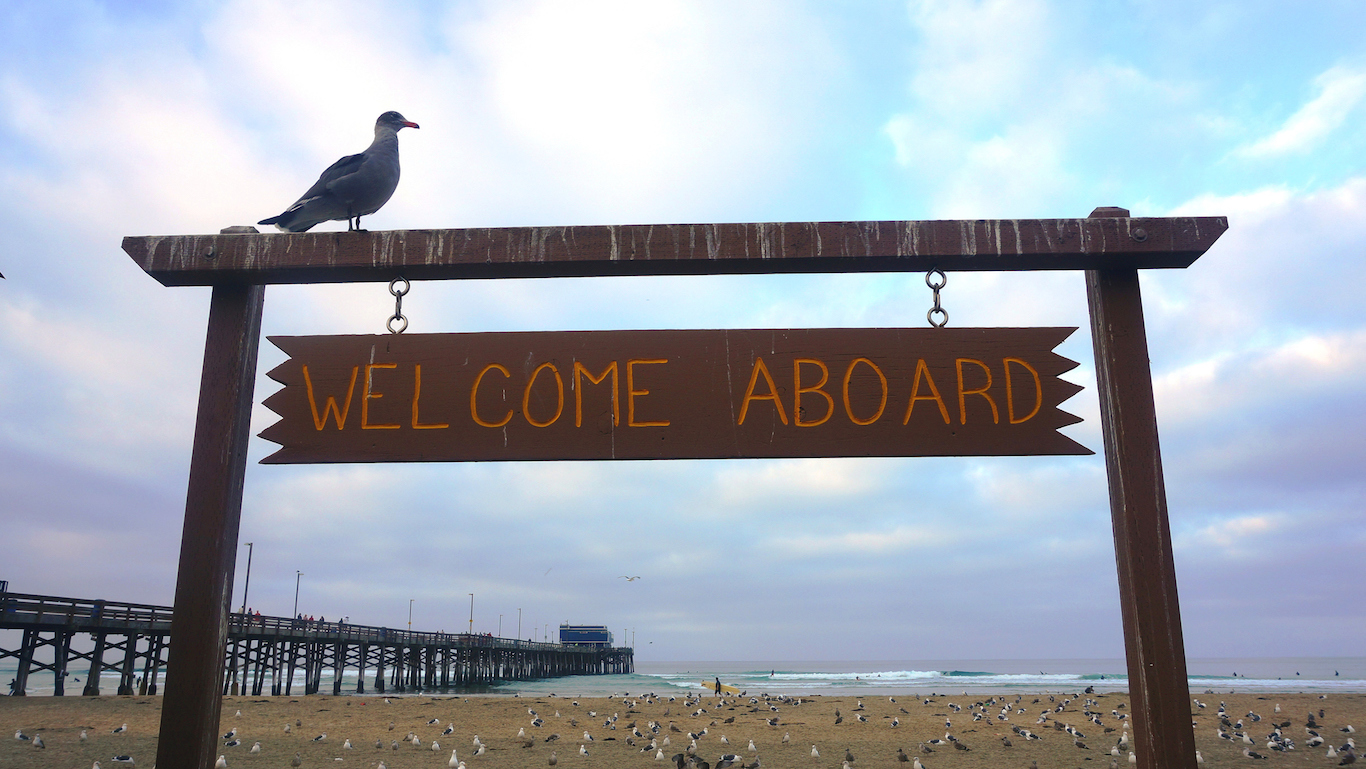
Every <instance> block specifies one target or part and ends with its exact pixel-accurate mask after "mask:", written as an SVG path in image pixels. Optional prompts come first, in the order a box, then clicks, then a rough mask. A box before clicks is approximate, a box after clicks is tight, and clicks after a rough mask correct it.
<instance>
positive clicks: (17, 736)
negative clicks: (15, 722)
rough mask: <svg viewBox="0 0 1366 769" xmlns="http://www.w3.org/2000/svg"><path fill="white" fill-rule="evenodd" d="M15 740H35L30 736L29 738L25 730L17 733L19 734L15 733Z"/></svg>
mask: <svg viewBox="0 0 1366 769" xmlns="http://www.w3.org/2000/svg"><path fill="white" fill-rule="evenodd" d="M14 739H16V740H31V739H33V738H32V737H30V736H28V735H27V734H24V732H23V730H22V729H21V730H19V731H17V732H15V733H14Z"/></svg>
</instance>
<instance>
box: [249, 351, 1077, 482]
mask: <svg viewBox="0 0 1366 769" xmlns="http://www.w3.org/2000/svg"><path fill="white" fill-rule="evenodd" d="M1075 330H1076V329H1075V328H956V329H932V328H924V329H901V328H871V329H781V330H763V329H750V330H698V331H581V332H575V331H562V332H528V333H487V334H390V335H381V336H304V337H291V336H276V337H271V338H270V341H271V342H273V343H274V344H275V345H276V346H277V347H279V348H280V349H281V350H283V351H284V352H285V353H287V354H288V355H289V356H290V359H289V360H288V361H286V362H285V363H284V364H282V365H280V366H279V367H277V368H276V369H275V370H273V371H271V372H270V377H271V378H272V379H275V380H276V381H278V382H280V383H281V384H283V385H284V389H282V390H280V391H279V392H276V393H275V394H273V395H271V396H270V397H269V398H267V399H266V401H265V405H266V406H267V407H268V408H270V409H271V410H273V411H275V412H276V413H277V414H279V415H280V417H281V419H280V421H279V422H277V423H275V424H274V425H271V426H270V427H269V428H267V429H266V430H265V431H264V432H262V433H261V437H263V438H265V439H267V440H270V441H274V442H276V443H279V444H281V446H282V448H281V449H280V450H279V451H277V452H275V453H274V454H272V455H271V456H269V457H267V458H266V459H264V460H262V461H263V462H265V463H319V462H433V461H436V462H451V461H455V462H459V461H480V460H551V459H721V458H738V457H871V456H969V455H974V456H986V455H1040V454H1091V453H1093V452H1091V451H1090V450H1089V449H1087V448H1085V447H1084V446H1082V445H1080V444H1078V443H1076V442H1075V441H1073V440H1072V439H1070V438H1068V437H1066V436H1064V435H1062V434H1061V433H1059V432H1057V430H1058V428H1060V427H1063V426H1066V425H1070V424H1074V423H1076V422H1079V421H1081V420H1080V418H1079V417H1076V416H1074V415H1072V414H1068V413H1067V412H1064V411H1062V410H1060V409H1059V408H1058V406H1059V404H1061V403H1062V402H1063V401H1065V400H1067V399H1068V398H1070V397H1071V396H1072V395H1074V394H1075V393H1076V392H1078V391H1079V390H1080V389H1081V387H1080V386H1079V385H1076V384H1073V383H1071V382H1067V381H1064V380H1062V379H1059V378H1058V377H1059V375H1060V374H1062V373H1064V372H1066V371H1069V370H1071V369H1072V368H1074V367H1075V366H1076V365H1077V364H1076V363H1075V362H1073V361H1071V360H1068V359H1066V358H1064V357H1062V356H1060V355H1057V354H1056V353H1054V352H1053V348H1054V347H1056V346H1057V345H1058V344H1060V343H1061V342H1062V341H1063V340H1064V339H1066V338H1067V337H1068V336H1070V335H1071V334H1072V332H1073V331H1075Z"/></svg>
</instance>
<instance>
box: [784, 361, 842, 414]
mask: <svg viewBox="0 0 1366 769" xmlns="http://www.w3.org/2000/svg"><path fill="white" fill-rule="evenodd" d="M803 363H806V364H808V365H814V366H819V367H820V369H821V381H819V382H817V383H816V384H814V385H812V386H811V387H802V364H803ZM828 379H830V369H828V368H826V366H825V363H824V362H822V361H819V360H817V359H815V358H793V359H792V423H793V424H794V425H796V426H797V427H815V426H816V425H823V424H825V423H826V422H827V421H828V420H829V419H830V416H831V415H832V414H834V413H835V399H834V398H832V397H830V393H828V392H826V391H824V390H822V389H821V388H822V387H824V386H825V382H826V380H828ZM802 393H820V395H821V397H822V398H825V416H823V417H821V418H820V419H819V420H818V421H815V422H803V421H802Z"/></svg>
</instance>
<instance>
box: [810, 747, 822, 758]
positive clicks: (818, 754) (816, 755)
mask: <svg viewBox="0 0 1366 769" xmlns="http://www.w3.org/2000/svg"><path fill="white" fill-rule="evenodd" d="M811 757H812V758H820V757H821V752H820V751H819V750H816V746H815V745H812V746H811Z"/></svg>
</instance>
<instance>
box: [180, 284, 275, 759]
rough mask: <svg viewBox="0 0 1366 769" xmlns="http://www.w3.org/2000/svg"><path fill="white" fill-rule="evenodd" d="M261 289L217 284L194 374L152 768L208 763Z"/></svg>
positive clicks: (213, 739) (239, 510)
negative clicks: (186, 477)
mask: <svg viewBox="0 0 1366 769" xmlns="http://www.w3.org/2000/svg"><path fill="white" fill-rule="evenodd" d="M264 299H265V288H264V287H263V286H250V285H241V284H235V285H233V284H224V285H217V286H214V288H213V295H212V298H211V299H210V303H209V328H208V334H207V339H206V341H205V345H204V368H203V372H202V374H201V375H200V380H199V412H198V416H197V417H196V421H195V436H194V448H193V449H192V451H191V455H190V481H189V488H188V491H187V493H186V498H185V527H184V530H183V532H182V534H181V540H180V567H179V571H178V577H177V579H176V593H175V613H174V615H173V616H174V618H173V620H172V627H171V645H170V646H171V648H170V656H169V658H168V660H167V663H166V664H167V669H168V670H169V671H171V672H170V675H169V676H168V677H167V681H166V694H165V698H164V701H163V703H162V710H161V735H162V738H161V740H160V741H159V742H158V744H157V759H156V763H157V764H158V765H159V766H165V767H178V768H180V769H209V768H210V767H212V766H213V764H214V759H215V758H216V757H217V751H216V748H217V747H218V742H217V739H216V738H217V736H218V718H219V714H220V711H221V709H222V702H223V700H222V697H221V695H220V694H219V692H221V691H222V688H223V655H224V652H225V651H226V649H225V646H226V644H227V633H228V612H229V610H230V606H229V604H230V603H231V601H232V596H231V591H232V576H233V568H234V566H235V563H236V559H237V530H238V524H239V521H240V518H241V514H242V482H243V479H244V477H245V475H246V466H247V439H248V438H249V436H250V423H251V399H252V391H253V387H254V385H255V382H256V352H257V349H258V348H259V347H260V337H261V311H262V307H263V305H264Z"/></svg>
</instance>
